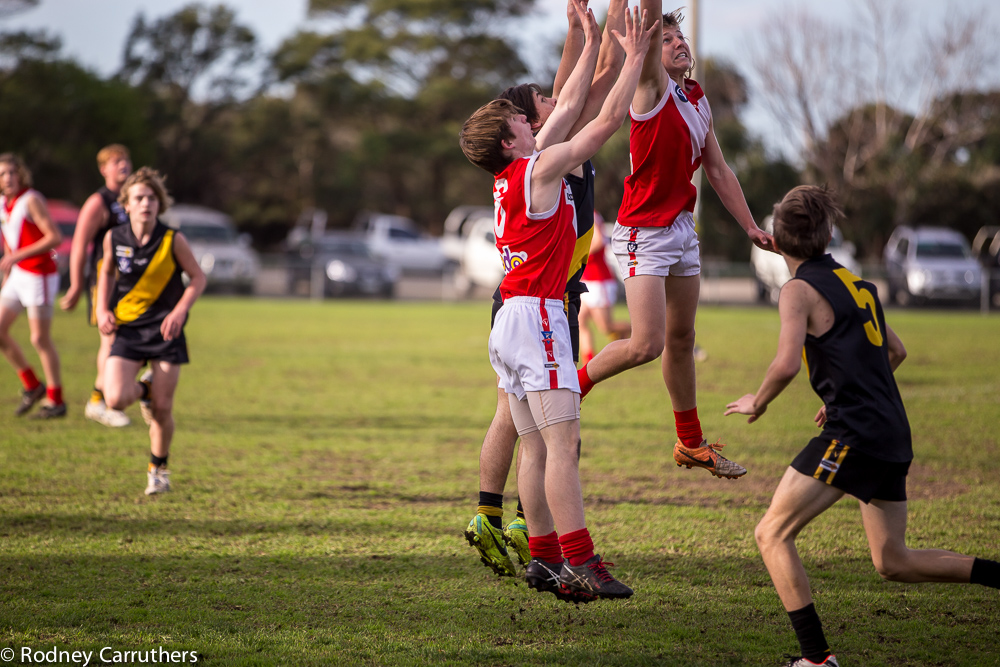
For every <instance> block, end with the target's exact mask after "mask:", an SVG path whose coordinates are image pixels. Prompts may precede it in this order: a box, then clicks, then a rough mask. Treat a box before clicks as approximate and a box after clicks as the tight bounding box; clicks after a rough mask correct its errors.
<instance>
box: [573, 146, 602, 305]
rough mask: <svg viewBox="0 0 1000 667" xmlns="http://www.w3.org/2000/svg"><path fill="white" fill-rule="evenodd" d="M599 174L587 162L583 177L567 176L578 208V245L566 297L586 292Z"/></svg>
mask: <svg viewBox="0 0 1000 667" xmlns="http://www.w3.org/2000/svg"><path fill="white" fill-rule="evenodd" d="M596 174H597V172H596V170H595V169H594V164H593V163H592V162H591V161H590V160H587V161H586V162H584V163H583V176H582V177H580V176H574V175H573V174H567V175H566V182H567V183H568V184H569V189H570V191H571V192H572V193H573V206H574V207H575V208H576V245H575V246H574V247H573V259H572V260H571V261H570V263H569V276H568V280H567V281H566V297H567V298H568V297H569V295H570V294H579V293H580V292H586V291H587V287H586V285H584V284H583V281H582V278H583V269H584V267H586V266H587V258H588V257H590V241H591V239H592V238H593V236H594V177H595V176H596Z"/></svg>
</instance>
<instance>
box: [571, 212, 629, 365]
mask: <svg viewBox="0 0 1000 667" xmlns="http://www.w3.org/2000/svg"><path fill="white" fill-rule="evenodd" d="M595 218H596V219H595V220H594V235H593V237H591V240H590V257H589V258H588V259H587V266H586V268H584V270H583V282H584V283H586V285H587V291H586V292H584V293H583V294H581V295H580V301H581V304H580V360H581V361H582V362H583V363H584V364H586V363H587V362H589V361H590V360H591V359H593V358H594V347H595V346H594V333H593V331H591V329H590V325H591V323H593V324H595V325H596V326H597V329H598V331H600V332H601V333H602V334H604V335H605V336H607V337H608V338H609V339H610V340H613V341H614V340H620V339H622V338H628V337H629V336H630V335H632V324H631V323H630V322H629V321H628V320H625V321H619V320H615V316H614V313H613V312H612V310H613V309H614V306H615V303H616V302H617V301H618V279H617V278H616V277H615V274H614V272H613V271H612V270H611V267H609V266H608V263H607V261H606V260H605V257H604V251H605V250H606V249H607V247H608V246H607V244H608V238H607V237H606V236H605V235H604V220H602V219H601V218H600V216H599V215H596V216H595Z"/></svg>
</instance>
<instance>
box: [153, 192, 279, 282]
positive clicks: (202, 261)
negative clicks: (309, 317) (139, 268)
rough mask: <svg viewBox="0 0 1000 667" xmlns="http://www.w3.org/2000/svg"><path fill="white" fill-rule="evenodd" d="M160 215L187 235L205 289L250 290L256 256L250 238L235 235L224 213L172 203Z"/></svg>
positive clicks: (257, 262)
mask: <svg viewBox="0 0 1000 667" xmlns="http://www.w3.org/2000/svg"><path fill="white" fill-rule="evenodd" d="M161 218H162V220H163V222H164V223H165V224H166V225H168V226H170V227H173V228H174V229H179V230H180V231H181V232H183V233H184V236H185V237H187V240H188V242H189V243H190V244H191V252H193V253H194V258H195V259H196V260H197V261H198V265H199V266H201V270H202V271H204V272H205V277H206V278H207V285H206V290H208V291H219V292H236V293H239V294H251V293H252V292H253V287H254V281H255V280H256V278H257V274H258V273H259V272H260V259H259V258H258V257H257V253H256V252H255V251H254V250H253V248H251V247H250V237H249V236H247V235H245V234H240V235H238V234H237V233H236V229H235V228H234V227H233V223H232V221H231V220H230V218H229V216H228V215H226V214H225V213H222V212H221V211H216V210H213V209H210V208H206V207H204V206H193V205H191V204H176V205H174V206H171V207H170V208H169V209H168V210H167V212H166V213H164V214H163V215H162V216H161Z"/></svg>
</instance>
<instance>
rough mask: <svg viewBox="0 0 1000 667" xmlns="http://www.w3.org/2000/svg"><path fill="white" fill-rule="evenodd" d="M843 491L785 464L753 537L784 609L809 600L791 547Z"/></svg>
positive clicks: (802, 570)
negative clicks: (783, 471)
mask: <svg viewBox="0 0 1000 667" xmlns="http://www.w3.org/2000/svg"><path fill="white" fill-rule="evenodd" d="M843 496H844V492H843V491H841V490H840V489H838V488H835V487H833V486H830V485H829V484H825V483H823V482H820V481H819V480H817V479H813V478H812V477H807V476H806V475H803V474H802V473H800V472H798V471H797V470H795V469H793V468H791V467H789V468H788V469H787V470H785V474H784V476H783V477H782V478H781V482H780V483H779V484H778V488H777V490H775V492H774V497H773V498H772V499H771V506H770V507H769V508H768V510H767V513H765V514H764V518H763V519H761V520H760V523H759V524H757V528H756V530H755V531H754V537H755V538H756V540H757V546H758V548H759V549H760V555H761V557H762V558H763V559H764V565H765V566H766V567H767V572H768V574H770V575H771V581H773V582H774V588H775V590H777V592H778V597H779V598H781V603H782V604H783V605H784V607H785V611H793V610H795V609H801V608H802V607H805V606H807V605H809V604H811V603H812V595H811V594H810V592H809V578H808V577H807V576H806V571H805V568H804V567H803V566H802V560H801V559H800V558H799V554H798V551H797V550H796V549H795V538H796V537H798V534H799V532H801V530H802V529H803V528H805V527H806V525H807V524H808V523H809V522H810V521H812V520H813V519H815V518H816V517H817V516H819V515H820V514H822V513H823V512H824V511H825V510H827V509H828V508H829V507H830V506H831V505H833V504H834V503H835V502H837V501H838V500H840V499H841V498H842V497H843Z"/></svg>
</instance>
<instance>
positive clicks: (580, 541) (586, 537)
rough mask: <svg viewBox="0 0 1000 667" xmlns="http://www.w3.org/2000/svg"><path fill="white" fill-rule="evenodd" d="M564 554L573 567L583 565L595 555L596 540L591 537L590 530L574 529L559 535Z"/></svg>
mask: <svg viewBox="0 0 1000 667" xmlns="http://www.w3.org/2000/svg"><path fill="white" fill-rule="evenodd" d="M559 544H560V545H561V546H562V552H563V556H565V557H566V560H568V561H569V564H570V565H572V566H573V567H577V566H579V565H583V564H584V563H586V562H587V561H588V560H590V559H591V558H593V557H594V541H593V540H592V539H590V531H589V530H587V529H586V528H581V529H580V530H574V531H573V532H572V533H566V534H565V535H560V536H559Z"/></svg>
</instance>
